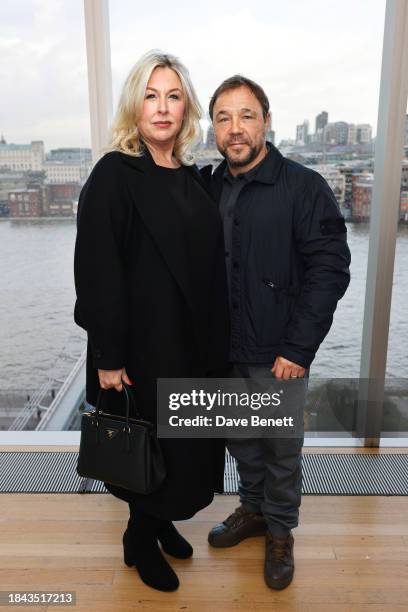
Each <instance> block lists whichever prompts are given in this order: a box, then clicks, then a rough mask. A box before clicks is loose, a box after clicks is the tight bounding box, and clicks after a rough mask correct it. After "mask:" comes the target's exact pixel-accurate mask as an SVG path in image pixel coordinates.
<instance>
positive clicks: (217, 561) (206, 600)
mask: <svg viewBox="0 0 408 612" xmlns="http://www.w3.org/2000/svg"><path fill="white" fill-rule="evenodd" d="M0 450H12V449H11V448H10V447H9V448H5V447H3V448H0ZM30 450H36V449H34V448H31V449H30ZM43 450H45V449H44V448H43ZM47 450H50V449H47ZM54 450H55V448H54ZM59 450H67V449H66V448H60V449H59ZM71 450H72V448H71ZM316 451H317V449H313V450H312V452H316ZM309 452H310V451H309ZM319 452H323V451H321V449H319ZM330 452H334V449H330ZM345 452H352V451H350V449H346V450H345ZM392 452H398V451H397V449H395V450H394V449H393V450H392ZM403 452H405V451H403ZM0 504H1V515H0V524H1V529H0V550H1V554H0V585H1V586H0V590H2V591H8V590H19V591H21V590H25V589H28V590H37V591H62V590H65V591H69V590H70V591H76V597H77V605H76V606H75V607H69V608H67V609H75V611H77V610H78V611H79V610H80V611H84V612H85V611H86V612H88V611H91V610H95V611H98V612H99V611H100V612H102V611H109V612H110V611H112V612H126V611H127V610H154V611H157V612H159V611H161V610H164V611H168V610H183V611H187V612H188V611H191V612H201V611H206V612H207V611H208V612H213V611H214V612H215V611H217V612H224V611H225V612H227V611H230V610H231V611H232V610H241V611H244V610H245V611H248V610H257V611H264V610H276V611H278V612H281V611H282V612H285V611H289V610H290V611H291V610H296V611H299V612H304V611H305V612H307V611H309V610H310V611H313V612H315V611H316V612H318V611H321V612H327V611H347V612H348V611H350V612H351V611H352V612H354V611H359V610H367V611H370V612H371V611H373V612H374V611H379V612H380V611H381V612H383V611H388V610H389V611H394V610H405V611H408V498H407V497H388V498H387V497H329V496H304V497H303V500H302V506H301V516H300V525H299V527H298V528H297V529H296V530H294V532H293V533H294V536H295V560H296V571H295V578H294V580H293V583H292V584H291V585H290V586H289V587H288V588H287V589H285V590H284V591H280V592H277V591H272V590H271V589H269V588H268V587H266V586H265V584H264V581H263V558H264V548H263V546H264V541H263V538H256V539H252V540H248V541H245V542H242V543H241V544H240V545H238V546H236V547H234V548H231V549H226V550H216V549H212V548H210V547H209V546H208V544H207V539H206V538H207V533H208V531H209V529H210V528H211V527H212V525H213V524H214V523H216V522H218V521H221V520H222V519H224V518H225V517H226V515H227V514H228V513H229V512H230V511H232V510H233V509H234V508H235V507H236V505H237V498H236V497H234V496H217V497H216V499H215V501H214V503H213V504H212V505H211V506H210V507H208V508H206V509H205V510H203V511H201V512H200V513H199V514H197V515H196V516H195V517H194V518H193V519H192V520H190V521H186V522H180V523H177V525H178V527H179V529H180V531H181V532H182V533H183V534H184V535H185V536H186V537H187V539H188V540H189V541H190V542H191V543H192V544H193V546H194V557H193V558H192V559H188V560H171V564H172V566H173V567H174V569H175V570H176V572H177V574H178V576H179V578H180V583H181V584H180V588H179V590H178V591H177V592H175V593H169V594H166V593H159V592H157V591H154V590H153V589H150V588H148V587H146V586H145V585H144V584H143V583H142V582H141V581H140V579H139V577H138V575H137V572H136V570H135V569H134V568H128V567H126V566H125V565H124V563H123V558H122V545H121V536H122V533H123V531H124V529H125V527H126V521H127V516H128V514H127V506H126V504H125V503H124V502H122V501H121V500H118V499H116V498H114V497H112V496H111V495H109V494H1V495H0ZM169 559H171V558H170V557H169ZM2 609H4V610H16V609H17V608H16V607H11V606H10V607H3V608H2ZM18 609H22V608H18ZM29 609H30V610H32V611H34V610H48V609H49V610H50V611H52V610H53V609H61V608H60V607H59V606H58V607H55V606H48V607H47V606H43V607H33V606H30V608H29Z"/></svg>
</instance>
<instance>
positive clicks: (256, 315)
mask: <svg viewBox="0 0 408 612" xmlns="http://www.w3.org/2000/svg"><path fill="white" fill-rule="evenodd" d="M269 146H270V150H269V152H268V155H267V156H266V158H265V159H264V162H263V163H262V165H261V166H260V169H259V171H258V173H257V174H256V177H255V179H254V180H253V181H251V182H249V183H248V184H247V185H245V186H244V187H243V189H242V191H241V192H240V195H239V196H238V199H237V202H236V205H235V208H234V220H233V224H232V252H231V253H230V254H229V256H230V257H231V260H232V265H231V267H230V270H231V283H230V293H231V295H230V303H231V349H230V357H231V361H233V362H244V363H248V362H249V363H266V362H269V363H271V364H272V363H273V362H274V360H275V357H276V356H277V355H281V356H282V357H285V358H287V359H289V360H290V361H293V362H295V363H297V364H299V365H301V366H303V367H305V368H308V367H309V366H310V364H311V363H312V361H313V359H314V357H315V354H316V351H317V349H318V347H319V345H320V343H321V342H322V341H323V339H324V337H325V336H326V334H327V333H328V331H329V329H330V326H331V324H332V320H333V313H334V311H335V309H336V306H337V302H338V300H339V299H340V298H341V297H342V296H343V294H344V292H345V291H346V289H347V286H348V284H349V281H350V272H349V265H350V250H349V248H348V245H347V233H346V232H347V229H346V225H345V222H344V219H343V217H342V215H341V213H340V210H339V206H338V204H337V201H336V198H335V196H334V194H333V192H332V190H331V189H330V187H329V185H328V184H327V182H326V181H325V180H324V178H323V177H322V176H321V175H320V174H318V173H317V172H315V171H314V170H311V169H309V168H305V167H304V166H302V165H301V164H298V163H296V162H294V161H291V160H289V159H286V158H285V157H283V156H282V155H281V153H280V152H279V151H278V149H276V147H274V146H273V145H272V144H270V143H269ZM225 168H226V162H225V161H223V162H222V163H221V164H220V165H219V166H218V168H217V169H216V170H215V172H214V174H213V175H212V177H211V175H210V169H209V167H206V168H203V169H202V171H201V172H202V176H203V178H205V179H206V180H207V181H208V182H209V184H210V185H211V189H212V191H213V194H214V197H215V198H216V199H217V201H219V199H220V196H221V191H222V186H223V174H224V171H225ZM244 200H245V202H244Z"/></svg>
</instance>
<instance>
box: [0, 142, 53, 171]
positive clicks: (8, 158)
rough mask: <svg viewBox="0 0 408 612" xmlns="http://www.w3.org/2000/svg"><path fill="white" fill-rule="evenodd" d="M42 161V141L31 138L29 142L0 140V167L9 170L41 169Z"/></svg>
mask: <svg viewBox="0 0 408 612" xmlns="http://www.w3.org/2000/svg"><path fill="white" fill-rule="evenodd" d="M43 162H44V142H43V141H42V140H33V141H32V142H31V143H30V144H8V143H7V142H6V141H5V139H4V137H3V136H2V137H1V140H0V168H7V169H9V170H17V171H21V170H34V171H41V170H42V169H43Z"/></svg>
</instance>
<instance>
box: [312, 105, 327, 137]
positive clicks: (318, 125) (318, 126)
mask: <svg viewBox="0 0 408 612" xmlns="http://www.w3.org/2000/svg"><path fill="white" fill-rule="evenodd" d="M328 122H329V113H327V112H326V111H322V112H321V113H319V114H318V115H316V121H315V133H316V134H317V133H318V132H319V131H322V132H323V130H324V128H325V127H326V125H327V124H328Z"/></svg>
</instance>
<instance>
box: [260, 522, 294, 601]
mask: <svg viewBox="0 0 408 612" xmlns="http://www.w3.org/2000/svg"><path fill="white" fill-rule="evenodd" d="M294 542H295V541H294V539H293V536H292V534H291V533H289V535H287V536H275V535H272V534H271V532H270V531H267V532H266V537H265V566H264V576H265V582H266V584H267V585H268V587H271V589H278V590H280V589H284V588H286V587H287V586H288V585H289V584H290V583H291V582H292V578H293V574H294V571H295V560H294V558H293V544H294Z"/></svg>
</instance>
